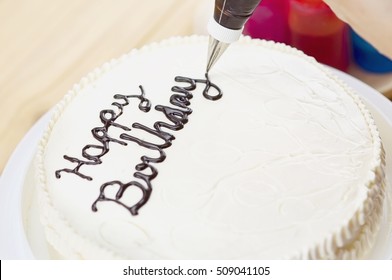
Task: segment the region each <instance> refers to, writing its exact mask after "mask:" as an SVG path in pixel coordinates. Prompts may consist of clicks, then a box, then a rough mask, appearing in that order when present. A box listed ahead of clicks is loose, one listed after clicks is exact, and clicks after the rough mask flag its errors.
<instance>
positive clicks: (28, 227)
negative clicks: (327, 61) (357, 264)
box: [0, 68, 392, 259]
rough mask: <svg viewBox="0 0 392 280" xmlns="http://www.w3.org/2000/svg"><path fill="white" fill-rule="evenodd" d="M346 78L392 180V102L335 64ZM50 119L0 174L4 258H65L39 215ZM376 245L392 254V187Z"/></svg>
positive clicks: (376, 254) (382, 253)
mask: <svg viewBox="0 0 392 280" xmlns="http://www.w3.org/2000/svg"><path fill="white" fill-rule="evenodd" d="M331 71H332V72H333V73H334V74H335V75H336V76H338V77H339V78H340V79H341V80H343V81H344V82H345V83H347V84H348V85H349V86H351V87H352V88H354V89H355V91H356V92H357V93H358V94H359V95H360V96H361V97H362V99H363V100H364V102H365V103H366V105H367V107H368V109H369V110H370V111H371V113H372V115H373V117H374V120H375V122H376V124H377V126H378V128H379V130H380V134H381V137H382V140H383V143H384V148H385V150H386V155H387V158H386V162H387V166H386V174H387V178H389V181H391V180H392V102H391V101H389V100H388V99H387V98H386V97H384V96H383V95H381V94H380V93H379V92H377V91H376V90H374V89H372V88H371V87H369V86H368V85H366V84H364V83H363V82H361V81H359V80H357V79H356V78H354V77H352V76H350V75H348V74H345V73H343V72H340V71H338V70H335V69H332V68H331ZM49 119H50V112H48V113H47V114H46V115H44V116H43V117H42V118H41V119H40V120H39V121H38V122H37V123H36V124H35V125H34V126H33V127H32V128H31V129H30V130H29V132H28V133H27V134H26V135H25V137H24V138H23V139H22V141H21V142H20V143H19V144H18V146H17V147H16V149H15V151H14V152H13V154H12V156H11V158H10V159H9V161H8V163H7V165H6V167H5V169H4V171H3V174H2V176H1V177H0V224H1V227H0V259H57V258H60V256H58V255H57V254H56V252H55V251H54V250H53V249H52V248H51V247H50V245H48V243H47V242H46V240H45V237H44V232H43V229H42V227H41V226H40V223H39V218H38V216H39V215H38V202H37V200H36V195H35V190H34V172H33V164H32V163H33V159H34V154H35V150H36V146H37V144H38V142H39V140H40V138H41V135H42V133H43V131H44V130H45V128H46V126H47V123H48V122H49ZM387 187H388V191H387V198H386V199H387V201H386V203H385V209H384V213H385V214H384V215H383V218H382V222H381V228H380V232H379V233H378V235H377V239H376V243H375V246H374V247H373V248H372V250H371V251H370V252H369V254H368V255H367V256H366V257H365V258H366V259H391V258H392V187H391V186H390V185H389V184H388V186H387Z"/></svg>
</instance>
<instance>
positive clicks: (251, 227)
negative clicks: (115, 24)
mask: <svg viewBox="0 0 392 280" xmlns="http://www.w3.org/2000/svg"><path fill="white" fill-rule="evenodd" d="M206 51H207V40H206V38H204V37H189V38H173V39H171V40H168V41H165V42H163V43H160V44H158V45H152V46H148V47H145V48H144V49H142V50H140V51H133V52H131V53H130V54H129V55H126V56H124V57H122V58H121V59H119V60H116V61H112V62H110V63H108V64H106V65H104V66H103V67H102V68H100V69H97V70H96V71H94V72H93V73H92V74H90V75H89V76H87V78H85V79H83V80H82V81H81V83H80V84H79V85H77V86H75V87H74V89H73V90H71V91H70V93H69V94H68V95H67V96H66V97H65V98H64V100H63V101H62V102H61V103H60V104H59V106H58V110H57V111H56V113H55V115H54V116H53V118H52V121H51V123H50V125H49V128H48V131H47V132H46V134H45V135H44V137H43V140H42V143H41V145H40V147H39V152H38V155H37V174H38V183H39V193H40V201H41V216H42V217H41V219H42V221H43V224H44V226H45V228H46V234H47V239H48V240H49V242H50V243H51V244H52V245H53V246H54V247H55V248H56V249H57V250H58V251H59V252H60V254H62V255H63V256H64V257H65V258H132V259H133V258H134V259H140V258H141V259H150V258H153V259H154V258H158V259H160V258H169V259H195V258H196V259H234V258H245V259H257V258H260V259H265V258H268V259H282V258H327V259H328V258H360V257H361V256H363V254H364V253H365V252H366V250H367V249H368V248H369V246H371V245H372V240H373V236H374V234H375V233H376V231H377V226H378V220H379V217H380V214H381V209H382V202H383V197H384V185H383V178H384V174H383V170H382V166H383V152H382V147H381V141H380V139H379V135H378V131H377V128H376V127H375V125H374V122H373V120H372V118H371V116H370V114H369V113H368V112H367V110H366V109H365V108H364V105H363V104H362V103H361V101H360V100H359V98H358V97H357V96H356V95H354V94H352V93H351V91H350V90H349V89H348V88H347V87H346V86H345V85H343V84H342V83H341V82H339V81H338V80H336V78H334V77H332V76H331V75H330V73H329V72H327V71H326V70H325V69H324V67H322V66H320V65H318V64H317V63H316V62H315V61H314V60H313V59H312V58H309V57H307V56H305V55H303V54H302V53H300V52H299V51H297V50H294V49H292V48H290V47H287V46H284V45H280V44H274V43H268V42H263V41H251V40H249V39H242V40H241V41H240V42H238V43H235V44H232V46H230V48H229V49H228V50H227V52H226V53H225V55H224V58H222V59H221V60H220V61H219V62H218V63H217V64H216V66H215V68H214V69H213V71H212V72H211V73H210V78H211V81H212V82H213V83H215V84H216V85H218V86H219V87H220V88H221V89H222V91H223V97H222V98H221V99H220V100H217V101H210V100H207V99H205V98H204V97H203V96H202V90H203V89H204V86H202V85H198V87H197V89H196V90H195V91H192V94H193V96H194V97H193V98H192V99H191V105H190V106H189V107H190V108H192V110H193V113H192V114H191V115H189V122H188V123H187V124H185V126H184V128H183V129H182V130H179V131H171V130H165V131H167V132H169V133H170V134H173V135H174V136H175V137H176V139H175V140H174V141H173V143H172V146H171V147H169V148H167V149H165V152H166V154H167V158H166V159H165V161H164V162H162V163H156V164H153V165H154V167H156V168H157V170H158V176H157V177H156V178H155V179H154V180H152V185H153V191H152V194H151V197H150V200H149V201H148V202H147V203H146V205H145V206H143V207H142V208H141V209H140V211H139V215H137V216H132V215H131V214H130V213H129V212H128V211H127V210H126V209H125V208H123V207H121V206H119V205H118V204H116V203H113V202H99V203H98V204H97V207H98V212H93V211H92V210H91V205H92V203H93V202H94V201H95V200H96V199H97V198H98V195H99V190H100V186H101V185H102V184H103V183H105V182H108V181H112V180H120V181H122V182H124V183H125V182H129V181H131V180H134V178H133V173H134V172H135V166H136V165H137V164H138V163H140V157H141V156H143V155H149V156H157V153H156V152H152V151H148V150H147V149H146V148H143V147H140V146H138V145H136V144H134V143H131V142H129V143H128V145H127V146H122V145H119V144H117V143H113V142H111V143H110V144H109V145H110V151H109V153H108V154H106V155H105V156H103V157H102V158H101V159H102V164H100V165H91V166H86V165H85V166H83V167H81V169H80V171H81V172H82V173H83V174H86V175H88V176H91V177H92V178H93V180H92V181H87V180H85V179H82V178H80V177H78V176H76V175H74V174H67V173H62V176H61V178H60V179H57V178H56V177H55V171H56V170H59V169H62V168H71V169H72V168H74V167H75V166H76V164H75V163H71V162H69V161H67V160H65V159H64V158H63V155H68V156H71V157H76V158H79V159H83V157H82V149H83V147H84V146H86V145H88V144H100V143H99V142H98V141H97V140H95V139H94V138H93V136H92V134H91V129H92V128H94V127H99V126H102V122H101V121H100V119H99V112H100V111H101V110H103V109H113V110H114V109H116V108H115V107H113V105H111V103H112V102H113V101H114V99H113V95H114V94H140V89H139V85H142V86H143V87H144V90H145V92H146V98H148V99H149V100H150V101H151V102H152V107H155V106H156V105H168V106H169V105H170V104H169V98H170V96H171V95H172V94H173V93H172V92H171V90H170V89H171V87H172V86H175V85H184V84H180V83H177V82H175V81H174V77H175V76H186V77H190V78H197V79H200V78H203V73H204V72H203V71H204V69H205V63H206V61H205V60H206V58H205V54H206ZM137 105H138V102H134V103H133V104H130V105H129V106H127V107H124V114H123V115H122V116H120V117H119V118H118V120H117V122H118V123H119V124H122V125H126V126H128V127H131V125H132V123H134V122H139V123H141V124H143V125H146V126H148V127H152V125H153V124H154V122H156V121H158V120H161V121H165V122H168V120H167V118H166V117H165V116H164V115H163V113H162V112H158V111H156V110H154V109H153V108H152V110H151V111H150V112H148V113H143V112H141V111H140V110H138V107H137ZM170 106H171V107H173V105H170ZM124 132H125V133H129V134H132V135H138V132H137V130H136V129H133V130H132V131H131V132H126V131H124V130H122V129H121V128H115V127H112V128H111V130H110V133H109V135H110V136H111V137H113V138H116V139H119V135H120V134H121V133H124ZM138 137H148V135H147V134H140V133H139V135H138ZM148 139H151V141H154V142H155V143H156V141H157V139H158V138H156V137H155V138H151V137H150V138H148ZM116 191H117V189H116V188H115V189H114V190H113V195H114V193H115V192H116ZM125 197H126V198H124V199H125V200H127V203H129V201H135V199H138V198H139V197H140V193H139V192H137V191H134V190H132V189H128V190H127V191H126V193H125Z"/></svg>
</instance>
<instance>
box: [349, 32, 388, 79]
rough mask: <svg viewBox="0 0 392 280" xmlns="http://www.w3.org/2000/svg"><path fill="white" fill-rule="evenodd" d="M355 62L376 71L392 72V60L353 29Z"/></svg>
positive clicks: (366, 68)
mask: <svg viewBox="0 0 392 280" xmlns="http://www.w3.org/2000/svg"><path fill="white" fill-rule="evenodd" d="M351 39H352V43H353V54H354V60H355V62H356V63H357V64H358V65H359V66H360V67H362V68H363V69H365V70H367V71H369V72H374V73H387V72H392V60H391V59H389V58H387V57H386V56H384V55H382V54H381V53H380V52H378V51H377V50H376V49H375V48H374V47H373V46H372V45H371V44H369V43H368V42H367V41H365V40H364V39H363V38H362V37H360V36H359V35H358V34H357V33H355V32H354V31H353V30H351Z"/></svg>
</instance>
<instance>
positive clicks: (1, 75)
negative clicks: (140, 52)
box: [0, 0, 392, 174]
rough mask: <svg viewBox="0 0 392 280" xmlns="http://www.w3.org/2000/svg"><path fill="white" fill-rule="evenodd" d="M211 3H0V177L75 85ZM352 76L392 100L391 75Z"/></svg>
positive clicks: (188, 29)
mask: <svg viewBox="0 0 392 280" xmlns="http://www.w3.org/2000/svg"><path fill="white" fill-rule="evenodd" d="M206 1H208V0H139V1H136V0H0V112H1V121H0V135H1V137H0V174H1V171H2V170H3V168H4V166H5V164H6V162H7V160H8V158H9V157H10V155H11V153H12V151H13V150H14V149H15V147H16V145H17V143H18V142H19V141H20V140H21V139H22V137H23V136H24V135H25V133H26V132H27V131H28V130H29V128H31V126H32V125H33V124H34V123H35V122H36V121H37V120H38V119H39V118H40V117H41V116H42V115H43V114H45V113H46V112H47V111H48V110H49V109H50V108H51V107H52V106H53V105H54V104H55V103H57V102H58V101H59V100H60V99H61V98H62V96H63V95H64V94H65V93H66V92H67V91H68V89H70V88H71V87H72V85H73V84H75V83H77V82H79V80H80V79H81V78H82V77H83V76H84V75H86V74H87V73H88V72H90V71H91V70H92V69H94V68H95V67H98V66H100V65H102V64H103V63H104V62H106V61H108V60H110V59H112V58H117V57H119V56H121V55H122V54H124V53H127V52H129V51H130V50H131V49H133V48H138V47H141V46H143V45H145V44H148V43H151V42H156V41H160V40H162V39H165V38H168V37H171V36H176V35H191V34H193V32H194V22H195V18H196V15H200V7H202V5H205V2H206ZM209 1H213V0H209ZM208 16H209V15H208ZM197 19H198V20H200V21H201V19H199V18H197ZM203 20H204V19H203ZM203 24H204V23H203ZM354 75H355V76H359V77H360V78H361V79H362V80H363V81H365V82H367V83H369V84H371V85H372V83H373V85H374V86H375V87H376V89H380V90H382V91H385V92H384V93H385V94H386V95H389V96H392V91H390V92H389V93H387V91H389V89H390V88H392V74H389V75H386V76H385V77H384V76H382V77H380V76H376V75H366V74H364V73H362V72H361V71H357V70H355V69H354Z"/></svg>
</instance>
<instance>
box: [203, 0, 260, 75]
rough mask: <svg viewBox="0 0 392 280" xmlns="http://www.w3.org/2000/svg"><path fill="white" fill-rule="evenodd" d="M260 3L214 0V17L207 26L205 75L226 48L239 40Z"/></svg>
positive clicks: (240, 0)
mask: <svg viewBox="0 0 392 280" xmlns="http://www.w3.org/2000/svg"><path fill="white" fill-rule="evenodd" d="M260 2H261V0H215V9H214V15H213V17H212V18H211V19H210V21H209V22H208V25H207V30H208V33H209V34H210V39H209V46H208V58H207V69H206V72H207V73H208V72H209V70H210V69H211V67H212V66H213V65H214V64H215V63H216V62H217V61H218V59H219V58H220V57H221V55H222V54H223V53H224V51H225V50H226V49H227V47H228V46H229V45H230V44H231V43H233V42H235V41H237V40H238V39H239V38H240V36H241V34H242V29H243V28H244V25H245V23H246V21H247V20H248V19H249V17H250V16H251V15H252V14H253V12H254V10H255V9H256V7H257V5H258V4H259V3H260Z"/></svg>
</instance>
